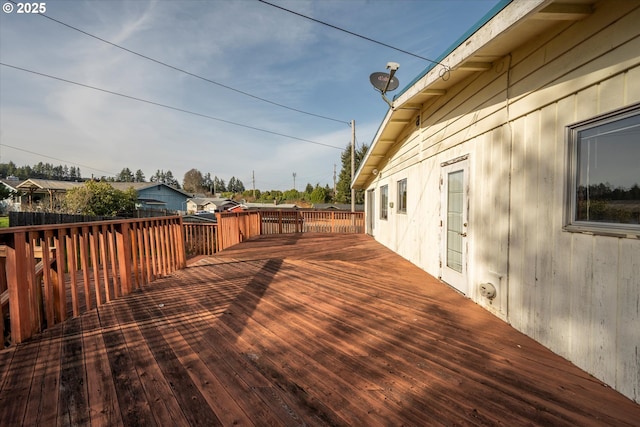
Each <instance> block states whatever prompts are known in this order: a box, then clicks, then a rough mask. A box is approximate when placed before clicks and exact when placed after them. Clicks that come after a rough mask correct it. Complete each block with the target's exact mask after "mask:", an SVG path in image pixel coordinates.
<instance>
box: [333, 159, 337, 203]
mask: <svg viewBox="0 0 640 427" xmlns="http://www.w3.org/2000/svg"><path fill="white" fill-rule="evenodd" d="M336 190H337V187H336V164H335V163H334V164H333V201H334V202H335V201H336Z"/></svg>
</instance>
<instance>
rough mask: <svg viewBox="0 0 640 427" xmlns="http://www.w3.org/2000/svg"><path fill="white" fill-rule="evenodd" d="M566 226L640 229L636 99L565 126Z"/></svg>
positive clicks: (638, 112) (591, 229)
mask: <svg viewBox="0 0 640 427" xmlns="http://www.w3.org/2000/svg"><path fill="white" fill-rule="evenodd" d="M567 135H568V140H569V159H570V171H571V173H570V174H569V185H568V192H567V193H568V199H569V200H568V201H567V205H568V206H569V208H568V215H567V220H566V223H567V227H566V228H567V229H568V230H570V231H588V232H596V233H597V232H605V233H610V232H614V233H615V232H620V233H623V234H624V233H627V234H629V233H631V234H640V104H637V105H634V106H632V107H627V108H625V109H622V110H618V111H614V112H612V113H608V114H604V115H601V116H598V117H596V118H593V119H590V120H585V121H583V122H580V123H576V124H575V125H572V126H569V127H568V132H567Z"/></svg>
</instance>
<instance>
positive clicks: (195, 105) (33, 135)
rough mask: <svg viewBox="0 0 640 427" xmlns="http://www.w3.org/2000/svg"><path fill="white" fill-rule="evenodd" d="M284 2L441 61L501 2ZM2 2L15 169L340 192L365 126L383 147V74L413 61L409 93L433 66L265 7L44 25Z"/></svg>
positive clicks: (132, 7) (2, 52)
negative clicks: (351, 149)
mask: <svg viewBox="0 0 640 427" xmlns="http://www.w3.org/2000/svg"><path fill="white" fill-rule="evenodd" d="M268 1H269V2H270V3H273V4H275V5H277V6H280V7H281V8H286V9H289V10H292V11H294V12H296V13H298V14H301V15H305V16H307V17H311V18H313V19H315V20H319V21H323V22H325V23H327V24H330V25H332V26H334V27H338V28H340V29H343V30H346V31H349V32H351V33H355V34H358V35H361V36H363V37H366V38H369V39H372V40H375V41H378V42H381V43H384V44H387V45H389V46H393V47H395V48H398V49H401V50H404V51H406V52H409V53H411V54H414V55H418V56H421V57H423V58H427V59H435V58H437V57H438V56H440V54H442V53H443V52H444V51H445V50H447V49H448V48H449V47H450V46H451V45H452V44H453V43H454V42H455V41H456V40H458V39H459V37H460V36H462V35H463V34H464V33H465V32H466V31H467V30H468V29H469V28H470V27H472V26H473V25H474V24H475V23H476V22H477V21H478V20H480V19H481V18H482V17H483V16H484V15H485V14H486V13H487V12H488V11H490V10H491V9H492V8H493V7H494V6H495V5H496V4H497V3H498V0H397V1H392V0H324V1H319V0H314V1H307V0H295V1H288V0H268ZM1 2H2V4H3V12H2V13H0V63H2V64H4V65H0V162H1V163H7V162H9V161H13V162H14V163H15V164H16V165H17V166H24V165H34V164H37V163H39V162H43V163H51V164H53V165H59V164H62V165H68V166H76V167H79V168H80V171H81V173H82V176H83V177H84V178H89V177H91V176H95V177H101V176H114V175H116V174H117V173H119V172H120V171H121V170H122V169H123V168H125V167H126V168H129V169H130V170H132V171H133V172H135V171H136V170H138V169H140V170H142V171H143V172H144V174H145V176H146V177H147V179H149V178H150V177H151V176H152V175H153V174H155V172H156V170H164V171H167V170H170V171H171V172H172V173H173V176H174V177H175V178H176V179H178V181H179V182H180V183H182V179H183V177H184V174H185V172H187V171H189V170H190V169H193V168H195V169H197V170H199V171H200V172H202V173H203V174H206V173H210V174H211V176H212V177H213V176H217V177H219V178H220V179H223V180H224V181H225V182H228V181H229V179H230V178H231V177H235V178H236V179H239V180H241V181H242V182H243V183H244V186H245V188H247V189H251V188H254V186H255V188H256V189H260V190H263V191H266V190H289V189H292V188H294V185H295V189H297V190H300V191H301V190H304V188H305V186H306V185H307V184H311V185H313V186H315V185H316V184H320V185H321V186H324V185H326V184H328V185H329V186H330V187H332V186H333V175H334V166H335V169H336V174H339V173H340V169H341V160H340V156H341V153H342V152H343V151H344V150H345V149H346V148H347V147H348V145H349V143H350V141H351V134H352V133H351V127H350V125H349V124H350V122H351V121H352V120H354V121H355V130H356V131H355V133H356V144H357V146H358V147H360V146H362V145H363V144H366V145H370V144H371V142H372V140H373V138H374V136H375V133H376V131H377V129H378V127H379V126H380V124H381V122H382V120H383V118H384V116H385V114H386V112H387V110H388V108H389V107H388V105H387V104H386V103H385V102H384V101H383V100H382V98H381V96H380V93H379V92H376V91H375V89H374V88H373V87H372V86H371V84H370V82H369V75H370V74H371V73H373V72H380V71H382V72H384V71H386V69H385V68H386V64H387V63H388V62H390V61H393V62H397V63H399V64H400V68H399V70H398V71H397V73H396V77H397V78H398V80H399V81H400V86H399V89H398V91H397V92H396V93H398V92H399V91H400V90H401V89H402V88H403V87H405V85H407V84H408V83H410V82H411V81H412V80H413V79H414V78H415V77H417V76H418V75H419V74H420V73H421V72H422V71H423V70H424V69H425V68H427V67H429V66H430V63H429V62H428V61H426V60H424V59H421V58H418V57H416V56H414V55H410V54H408V53H403V52H400V51H398V50H395V49H392V48H390V47H386V46H383V45H380V44H378V43H374V42H372V41H369V40H365V39H363V38H361V37H357V36H355V35H351V34H347V33H346V32H344V31H340V30H338V29H336V28H332V27H331V26H328V25H323V24H321V23H318V22H315V21H312V20H310V19H307V18H305V17H303V16H299V15H296V14H293V13H290V12H287V11H285V10H282V9H281V8H278V7H274V6H273V5H269V4H266V3H264V2H260V1H258V0H206V1H199V0H185V1H173V0H122V1H120V0H48V1H45V2H44V3H40V4H43V5H44V8H45V13H44V15H41V14H38V13H30V14H27V13H17V8H18V6H17V5H16V4H10V5H11V6H13V8H12V9H13V10H12V11H11V12H10V13H7V12H8V9H10V7H9V6H8V5H7V1H6V0H1ZM49 18H51V19H49ZM85 33H88V34H90V35H87V34H85ZM92 36H93V37H92ZM98 38H99V39H102V40H104V41H101V40H99V39H98ZM105 41H106V42H109V43H111V44H109V43H106V42H105ZM114 45H117V46H120V48H119V47H116V46H114ZM122 48H124V49H122ZM125 49H126V50H125ZM127 50H129V51H131V52H129V51H127ZM132 52H135V53H132ZM163 64H164V65H163ZM16 67H17V68H16ZM18 68H19V69H18ZM25 70H28V71H25ZM34 72H35V73H39V74H34ZM42 74H45V75H47V76H50V77H47V76H43V75H42ZM52 77H53V78H52ZM72 82H73V83H72ZM79 84H80V85H79ZM81 85H84V86H81ZM86 86H91V87H92V88H89V87H86ZM241 92H243V93H241ZM390 95H393V93H391V94H390ZM259 98H260V99H259ZM264 100H266V101H268V102H265V101H264ZM275 104H279V105H281V106H285V107H287V108H284V107H281V106H278V105H275ZM296 110H298V111H296ZM318 116H320V117H318ZM294 174H295V178H294V176H293V175H294Z"/></svg>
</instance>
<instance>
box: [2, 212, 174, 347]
mask: <svg viewBox="0 0 640 427" xmlns="http://www.w3.org/2000/svg"><path fill="white" fill-rule="evenodd" d="M184 240H185V238H184V234H183V228H182V220H181V218H180V217H177V216H175V217H161V218H147V219H135V220H118V221H103V222H91V223H75V224H64V225H44V226H32V227H12V228H8V229H4V230H0V245H1V246H0V296H1V297H0V301H1V304H0V312H1V313H0V314H1V315H2V316H1V317H2V321H0V337H2V342H1V344H0V348H2V347H4V344H5V335H7V334H5V330H4V329H5V322H4V320H5V318H9V319H10V342H11V343H20V342H22V341H24V340H26V339H28V338H29V337H31V336H32V335H33V334H35V333H38V332H40V331H42V330H43V329H45V328H46V327H49V326H52V325H54V324H56V323H60V322H62V321H64V320H65V319H66V318H67V317H68V316H69V315H72V316H74V317H75V316H78V315H80V314H81V313H83V312H85V311H87V310H90V309H92V308H94V307H96V306H99V305H102V304H104V303H106V302H109V301H111V300H113V299H115V298H118V297H120V296H122V295H127V294H129V293H131V292H132V291H133V290H135V289H137V288H139V287H140V286H141V285H142V284H146V283H149V282H152V281H154V280H155V279H156V278H158V277H162V276H165V275H167V274H170V273H171V272H173V271H174V270H177V269H180V268H184V267H185V266H186V254H185V250H184V248H185V245H184Z"/></svg>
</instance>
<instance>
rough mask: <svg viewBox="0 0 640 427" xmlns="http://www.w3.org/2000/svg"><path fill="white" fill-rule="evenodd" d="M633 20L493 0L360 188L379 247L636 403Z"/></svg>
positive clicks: (422, 89)
mask: <svg viewBox="0 0 640 427" xmlns="http://www.w3.org/2000/svg"><path fill="white" fill-rule="evenodd" d="M639 22H640V1H638V0H606V1H591V0H578V1H571V2H565V1H553V0H524V1H513V2H504V1H503V2H501V3H500V4H499V5H498V7H497V8H496V9H494V11H493V12H492V13H491V14H490V15H488V16H487V17H486V18H485V20H483V22H481V23H479V25H477V26H476V27H474V28H472V29H471V30H470V31H469V32H468V33H467V34H465V35H464V36H463V37H462V38H461V39H459V41H458V42H457V43H456V44H455V45H454V46H453V47H452V48H450V49H449V50H447V51H446V52H445V53H444V54H443V55H442V56H441V57H440V58H439V59H438V61H439V62H440V63H441V64H442V65H432V66H430V67H429V68H428V69H427V70H425V71H424V73H422V74H421V75H419V76H417V77H416V78H415V80H414V81H413V82H411V83H410V84H409V85H408V86H407V87H406V88H404V89H403V90H402V91H401V92H400V93H399V94H398V95H396V97H395V98H394V100H393V102H392V105H393V107H392V109H390V110H389V111H388V113H387V115H386V116H385V118H384V120H383V122H382V124H381V126H380V128H379V129H378V132H377V134H376V136H375V137H374V140H373V142H372V145H371V147H370V148H369V150H368V152H367V154H366V156H365V158H364V159H363V161H362V163H361V165H360V168H359V169H358V171H357V173H356V176H355V178H354V181H353V186H354V187H355V188H356V189H365V190H366V197H365V199H366V201H365V203H366V208H365V209H366V217H367V230H368V233H370V234H371V235H373V236H374V237H375V239H376V240H378V241H379V242H381V243H382V244H384V245H386V246H387V247H389V248H391V249H392V250H394V251H396V252H397V253H399V254H400V255H402V256H403V257H405V258H407V259H408V260H410V261H411V262H413V263H414V264H416V265H418V266H420V267H421V268H423V269H424V270H426V271H427V272H428V273H430V274H432V275H434V276H437V277H439V278H441V279H442V280H443V281H444V282H446V283H448V284H449V285H450V286H452V287H453V288H455V289H456V290H458V291H459V292H461V293H463V294H464V295H466V296H467V297H468V298H471V299H472V300H473V301H475V302H477V303H478V304H480V305H482V306H484V307H486V308H487V309H488V310H490V311H491V312H493V313H494V314H495V315H497V316H499V317H501V318H502V319H504V320H505V321H507V322H509V323H510V324H511V325H513V326H514V327H515V328H516V329H518V330H520V331H522V332H524V333H525V334H527V335H529V336H531V337H533V338H534V339H536V340H537V341H539V342H541V343H542V344H544V345H545V346H547V347H549V348H550V349H551V350H553V351H554V352H556V353H558V354H560V355H561V356H564V357H565V358H567V359H569V360H570V361H572V362H573V363H575V364H576V365H577V366H579V367H581V368H582V369H584V370H586V371H587V372H589V373H591V374H593V375H594V376H596V377H597V378H599V379H601V380H602V381H604V382H605V383H607V384H608V385H610V386H611V387H613V388H615V389H616V390H618V391H619V392H620V393H622V394H624V395H625V396H628V397H629V398H631V399H633V400H634V401H636V402H640V357H639V356H638V355H639V354H640V210H639V209H638V207H639V203H640V202H639V200H640V197H638V185H639V184H640V25H639V24H638V23H639ZM481 327H482V325H478V328H481ZM499 340H500V337H496V345H497V346H500V345H503V344H501V343H500V341H499ZM523 351H524V349H523Z"/></svg>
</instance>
